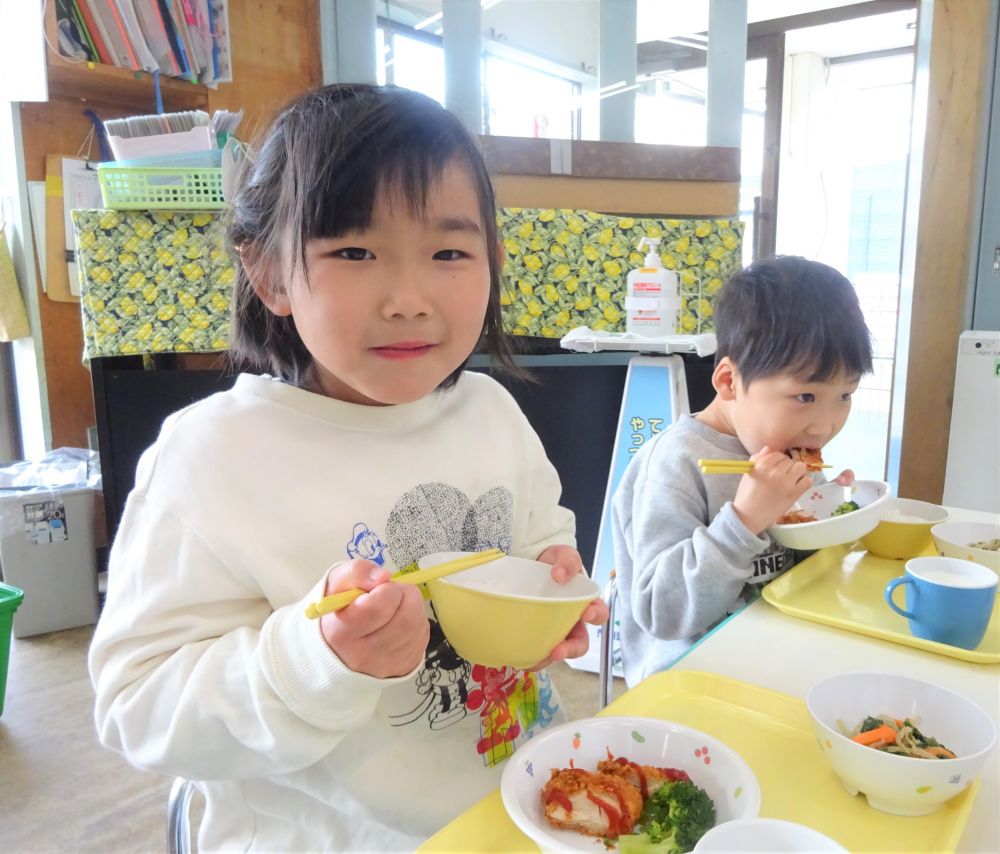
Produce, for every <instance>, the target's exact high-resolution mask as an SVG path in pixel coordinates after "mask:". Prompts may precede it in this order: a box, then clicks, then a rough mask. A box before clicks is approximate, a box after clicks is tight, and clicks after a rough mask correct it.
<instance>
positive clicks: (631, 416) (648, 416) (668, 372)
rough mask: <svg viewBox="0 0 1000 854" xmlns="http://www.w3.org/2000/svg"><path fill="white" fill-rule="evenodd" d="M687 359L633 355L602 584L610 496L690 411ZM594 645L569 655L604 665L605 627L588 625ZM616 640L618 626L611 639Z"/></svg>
mask: <svg viewBox="0 0 1000 854" xmlns="http://www.w3.org/2000/svg"><path fill="white" fill-rule="evenodd" d="M689 411H690V409H689V406H688V396H687V382H686V380H685V377H684V361H683V360H682V359H681V357H680V356H673V355H671V356H635V357H634V358H632V359H630V360H629V363H628V372H627V374H626V376H625V389H624V391H623V393H622V407H621V412H620V414H619V416H618V428H617V430H616V432H615V447H614V450H613V451H612V454H611V470H610V472H609V473H608V485H607V489H606V490H605V493H604V509H603V510H602V511H601V528H600V530H599V531H598V533H597V548H596V549H595V551H594V565H593V566H592V567H591V573H590V574H591V577H592V578H593V579H594V580H595V581H596V582H597V583H598V584H599V585H600V586H601V589H602V590H604V589H605V588H606V586H607V584H608V582H609V581H610V580H611V570H612V569H613V568H614V551H613V549H612V544H611V499H612V497H613V496H614V494H615V490H616V489H617V488H618V484H619V482H620V481H621V478H622V474H623V473H624V471H625V467H626V466H627V465H628V464H629V462H631V461H632V459H633V458H634V457H635V455H636V453H637V452H638V451H639V449H640V448H642V446H643V445H645V444H646V443H647V442H649V441H650V440H651V439H652V438H653V437H654V436H656V435H657V434H658V433H662V432H663V431H664V430H666V429H667V427H669V426H670V425H671V424H673V423H674V421H676V420H677V418H678V417H679V416H680V415H682V414H685V413H687V412H689ZM589 631H590V649H589V650H588V652H587V654H586V655H584V656H582V657H580V658H575V659H571V660H569V661H567V664H569V665H570V666H572V667H574V668H576V669H578V670H590V671H593V672H595V673H596V672H597V671H598V669H599V665H600V648H601V631H603V629H599V628H597V627H594V626H591V627H589ZM617 640H618V637H617V631H616V634H615V635H614V636H613V638H612V642H613V643H616V642H617Z"/></svg>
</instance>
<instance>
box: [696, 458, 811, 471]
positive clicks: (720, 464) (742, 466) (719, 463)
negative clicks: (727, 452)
mask: <svg viewBox="0 0 1000 854" xmlns="http://www.w3.org/2000/svg"><path fill="white" fill-rule="evenodd" d="M698 468H700V469H701V473H702V474H746V473H747V472H748V471H750V469H752V468H753V463H752V462H751V461H750V460H698ZM808 468H809V470H810V471H815V470H817V469H821V468H822V469H828V468H830V466H828V465H826V464H823V465H821V466H809V467H808Z"/></svg>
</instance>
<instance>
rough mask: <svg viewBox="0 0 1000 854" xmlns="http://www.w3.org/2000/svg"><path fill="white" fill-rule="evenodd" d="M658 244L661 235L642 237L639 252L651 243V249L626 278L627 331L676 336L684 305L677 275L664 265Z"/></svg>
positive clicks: (639, 333)
mask: <svg viewBox="0 0 1000 854" xmlns="http://www.w3.org/2000/svg"><path fill="white" fill-rule="evenodd" d="M659 243H660V239H659V238H658V237H643V238H641V239H640V240H639V251H640V252H641V251H642V249H643V247H644V246H648V247H649V252H648V254H647V255H646V259H645V261H643V264H642V266H641V267H639V268H637V269H635V270H632V272H630V273H629V274H628V278H627V279H626V282H627V290H626V293H625V330H626V331H627V332H635V333H636V334H638V335H644V336H646V337H647V338H660V337H662V336H664V335H673V334H674V332H675V330H676V326H677V316H678V314H679V313H680V308H681V298H680V295H679V293H678V289H677V283H678V280H677V274H676V273H674V272H672V271H671V270H667V269H665V268H664V266H663V262H662V261H661V260H660V252H659V250H658V249H657V247H658V246H659Z"/></svg>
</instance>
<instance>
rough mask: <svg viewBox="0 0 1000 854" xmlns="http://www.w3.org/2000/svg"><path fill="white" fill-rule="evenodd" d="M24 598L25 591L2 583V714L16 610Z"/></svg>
mask: <svg viewBox="0 0 1000 854" xmlns="http://www.w3.org/2000/svg"><path fill="white" fill-rule="evenodd" d="M23 598H24V591H23V590H18V589H17V588H16V587H11V586H10V585H9V584H0V715H2V714H3V698H4V693H5V692H6V690H7V663H8V661H10V633H11V628H12V627H13V624H14V612H15V611H16V610H17V606H18V605H20V604H21V600H22V599H23Z"/></svg>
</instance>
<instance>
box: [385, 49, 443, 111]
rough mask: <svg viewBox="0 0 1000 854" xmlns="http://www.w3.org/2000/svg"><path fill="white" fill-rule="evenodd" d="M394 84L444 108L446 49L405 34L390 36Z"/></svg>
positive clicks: (392, 80)
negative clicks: (418, 93) (419, 93)
mask: <svg viewBox="0 0 1000 854" xmlns="http://www.w3.org/2000/svg"><path fill="white" fill-rule="evenodd" d="M391 48H392V53H391V59H390V62H391V78H389V77H388V75H387V79H391V82H392V83H394V84H395V85H396V86H402V87H404V88H406V89H413V90H414V91H415V92H422V93H423V94H424V95H427V96H428V97H430V98H433V99H434V100H435V101H437V102H438V103H439V104H442V105H443V104H444V49H443V48H442V47H441V45H437V44H432V43H431V42H429V41H425V40H424V39H415V38H410V37H409V36H406V35H403V34H402V33H393V34H392V36H391Z"/></svg>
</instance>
